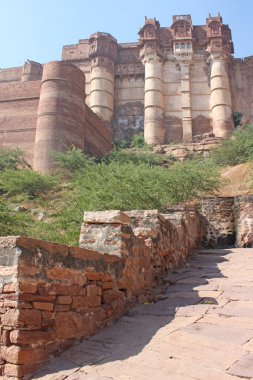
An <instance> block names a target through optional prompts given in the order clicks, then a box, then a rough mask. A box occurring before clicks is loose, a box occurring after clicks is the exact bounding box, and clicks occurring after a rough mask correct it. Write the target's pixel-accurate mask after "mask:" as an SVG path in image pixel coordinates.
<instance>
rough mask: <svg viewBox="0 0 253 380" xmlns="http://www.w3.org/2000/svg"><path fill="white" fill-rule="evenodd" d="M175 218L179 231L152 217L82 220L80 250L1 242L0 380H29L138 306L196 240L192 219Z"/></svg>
mask: <svg viewBox="0 0 253 380" xmlns="http://www.w3.org/2000/svg"><path fill="white" fill-rule="evenodd" d="M180 212H181V216H180V215H179V214H178V218H177V225H173V224H172V223H171V222H170V221H169V220H166V215H161V214H159V213H158V212H157V211H134V212H129V213H128V215H127V214H124V213H121V212H118V211H116V212H102V213H99V212H98V213H88V214H87V213H86V214H85V219H86V223H85V224H83V226H82V231H81V236H80V242H81V245H82V246H83V248H78V247H68V246H66V245H62V244H54V243H49V242H45V241H41V240H35V239H31V238H24V237H6V238H0V279H1V286H0V292H1V293H0V303H1V307H0V318H1V335H0V363H1V365H0V370H1V374H2V375H4V376H5V378H12V379H15V378H23V377H24V376H27V375H28V374H31V373H32V372H34V371H35V370H36V369H37V368H39V367H40V366H41V365H42V364H43V363H44V362H45V361H47V360H48V359H49V358H50V357H51V356H53V355H56V354H57V353H59V352H60V351H62V350H64V349H66V348H68V347H69V346H70V345H72V344H74V342H75V341H79V340H80V339H83V338H86V337H88V336H90V335H92V334H94V333H96V332H97V331H99V330H101V329H103V328H105V327H106V326H109V325H110V324H111V323H113V321H114V320H116V319H118V318H119V317H120V316H122V315H123V314H124V313H125V312H126V311H127V310H128V309H129V308H130V307H132V306H133V305H134V304H135V303H136V302H144V301H145V300H146V299H147V297H148V293H149V290H150V289H151V288H152V286H153V285H155V284H156V283H157V281H158V280H159V279H160V277H161V275H162V274H165V272H166V271H167V270H169V269H170V268H172V267H174V266H176V265H178V264H179V263H180V262H182V260H185V259H186V257H187V256H188V255H189V254H190V252H191V251H192V250H193V249H194V248H195V247H196V246H197V245H198V242H199V241H200V240H201V236H202V233H203V230H202V227H201V222H200V220H199V217H198V214H197V213H196V212H195V211H194V210H193V209H189V210H186V209H182V210H181V211H180ZM168 219H170V217H168ZM90 246H91V247H92V248H93V250H90V249H88V248H87V247H90ZM1 374H0V375H1Z"/></svg>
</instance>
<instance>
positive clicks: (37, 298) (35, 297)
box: [19, 293, 56, 302]
mask: <svg viewBox="0 0 253 380" xmlns="http://www.w3.org/2000/svg"><path fill="white" fill-rule="evenodd" d="M55 298H56V297H55V295H48V296H41V295H39V294H29V293H22V294H20V295H19V301H26V302H54V300H55Z"/></svg>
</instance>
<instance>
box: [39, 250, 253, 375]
mask: <svg viewBox="0 0 253 380" xmlns="http://www.w3.org/2000/svg"><path fill="white" fill-rule="evenodd" d="M167 282H168V287H167V288H166V292H165V293H164V294H163V295H162V298H161V299H160V300H159V301H158V302H156V303H154V304H147V305H140V306H137V307H135V308H134V309H132V310H130V312H129V313H128V315H127V316H124V317H123V318H121V319H120V320H119V321H118V322H117V323H115V324H114V325H113V326H112V327H110V328H108V329H106V330H104V331H102V332H101V333H99V334H97V335H95V336H93V337H92V338H90V339H89V340H88V341H84V342H83V343H81V344H79V345H76V346H75V347H73V348H71V349H69V350H68V351H66V352H64V353H63V354H61V356H59V357H58V358H57V359H56V360H55V361H54V362H52V363H50V364H49V365H47V367H46V368H45V369H44V370H43V371H40V372H39V373H38V374H37V375H36V376H34V377H33V379H37V380H63V379H66V380H79V379H84V380H151V379H152V380H154V379H157V380H165V379H166V380H170V379H171V380H186V379H189V380H190V379H205V380H234V379H240V378H245V379H253V249H231V250H229V249H227V250H209V251H203V250H202V251H198V252H197V253H195V254H194V255H193V257H192V260H191V261H190V263H188V264H186V265H185V266H184V267H181V268H180V269H177V270H176V271H175V272H173V273H172V274H170V275H169V276H168V277H167Z"/></svg>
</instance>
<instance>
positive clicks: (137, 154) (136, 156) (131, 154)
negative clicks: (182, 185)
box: [104, 149, 164, 166]
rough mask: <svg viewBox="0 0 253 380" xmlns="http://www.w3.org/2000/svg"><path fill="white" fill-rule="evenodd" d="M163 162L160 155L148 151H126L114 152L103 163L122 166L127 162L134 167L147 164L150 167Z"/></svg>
mask: <svg viewBox="0 0 253 380" xmlns="http://www.w3.org/2000/svg"><path fill="white" fill-rule="evenodd" d="M163 161H164V157H163V156H162V155H159V154H156V153H152V152H151V151H148V150H139V151H132V150H128V149H120V150H114V151H113V152H112V153H111V154H110V155H109V156H107V158H105V159H104V162H107V163H110V162H117V163H118V164H124V163H127V162H132V163H134V164H135V165H140V164H147V165H150V166H153V165H161V164H162V162H163Z"/></svg>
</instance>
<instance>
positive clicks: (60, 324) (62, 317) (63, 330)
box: [55, 311, 94, 339]
mask: <svg viewBox="0 0 253 380" xmlns="http://www.w3.org/2000/svg"><path fill="white" fill-rule="evenodd" d="M55 331H56V335H57V337H58V338H59V339H72V338H80V337H84V336H90V335H92V333H93V331H94V325H93V323H92V321H91V320H90V319H89V318H87V317H84V316H82V315H80V314H79V313H75V312H73V311H70V312H66V313H64V312H63V313H61V312H60V313H57V315H56V317H55Z"/></svg>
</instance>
